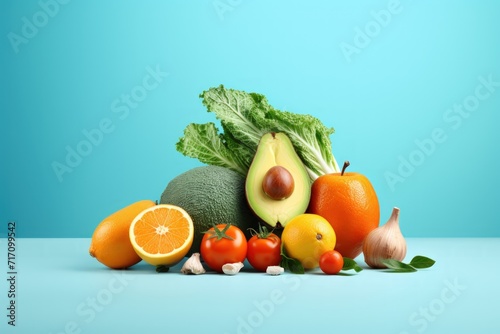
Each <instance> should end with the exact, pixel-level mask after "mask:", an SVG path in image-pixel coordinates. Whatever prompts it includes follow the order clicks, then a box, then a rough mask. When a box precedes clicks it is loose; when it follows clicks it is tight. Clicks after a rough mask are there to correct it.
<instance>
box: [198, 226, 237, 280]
mask: <svg viewBox="0 0 500 334" xmlns="http://www.w3.org/2000/svg"><path fill="white" fill-rule="evenodd" d="M200 253H201V257H202V258H203V261H205V263H206V264H207V265H208V266H209V267H210V268H211V269H212V270H215V271H217V272H222V266H223V265H225V264H226V263H236V262H243V261H245V258H246V256H247V239H246V238H245V234H243V232H242V231H241V230H240V229H239V228H238V227H236V226H234V225H231V224H219V225H216V226H214V227H212V228H211V229H209V230H208V231H206V232H205V235H204V236H203V239H202V240H201V245H200Z"/></svg>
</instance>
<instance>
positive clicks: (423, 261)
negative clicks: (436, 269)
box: [409, 255, 436, 269]
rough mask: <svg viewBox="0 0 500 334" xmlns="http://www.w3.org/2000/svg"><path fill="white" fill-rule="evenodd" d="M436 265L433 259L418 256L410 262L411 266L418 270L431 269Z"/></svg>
mask: <svg viewBox="0 0 500 334" xmlns="http://www.w3.org/2000/svg"><path fill="white" fill-rule="evenodd" d="M434 263H436V261H434V260H433V259H430V258H428V257H425V256H421V255H417V256H415V257H414V258H413V259H412V260H411V261H410V263H409V264H410V266H412V267H413V268H416V269H425V268H430V267H432V266H433V265H434Z"/></svg>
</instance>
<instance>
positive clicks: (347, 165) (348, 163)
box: [340, 161, 351, 175]
mask: <svg viewBox="0 0 500 334" xmlns="http://www.w3.org/2000/svg"><path fill="white" fill-rule="evenodd" d="M350 164H351V163H350V162H349V161H346V162H344V166H343V167H342V172H341V173H340V175H344V172H345V169H346V168H347V167H349V165H350Z"/></svg>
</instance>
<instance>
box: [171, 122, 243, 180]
mask: <svg viewBox="0 0 500 334" xmlns="http://www.w3.org/2000/svg"><path fill="white" fill-rule="evenodd" d="M225 139H226V138H225V136H223V135H221V134H219V133H218V130H217V128H216V127H215V124H214V123H206V124H194V123H191V124H189V125H188V126H187V127H186V128H185V129H184V137H182V138H180V139H179V141H178V142H177V144H176V146H175V147H176V149H177V151H179V152H180V153H182V154H184V155H185V156H188V157H191V158H196V159H198V160H199V161H201V162H203V163H205V164H208V165H212V166H220V167H226V168H229V169H232V170H234V171H236V172H238V173H240V174H242V175H246V172H247V170H248V165H249V162H248V159H249V158H248V156H246V157H245V158H241V157H240V155H238V154H236V153H235V152H237V151H238V150H237V148H236V147H234V144H233V145H229V144H228V143H227V141H226V140H225ZM229 146H231V147H229ZM242 154H243V153H242ZM244 154H248V152H245V153H244Z"/></svg>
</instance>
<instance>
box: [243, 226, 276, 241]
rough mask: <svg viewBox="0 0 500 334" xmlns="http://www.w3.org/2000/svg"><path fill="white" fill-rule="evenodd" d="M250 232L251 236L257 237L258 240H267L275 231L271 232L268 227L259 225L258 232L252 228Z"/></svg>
mask: <svg viewBox="0 0 500 334" xmlns="http://www.w3.org/2000/svg"><path fill="white" fill-rule="evenodd" d="M248 230H249V231H250V234H251V235H252V237H253V236H255V235H256V236H257V238H259V239H266V238H267V237H269V236H270V235H271V233H273V231H274V229H273V230H272V231H269V230H268V229H267V227H266V226H262V225H261V224H259V231H258V232H257V231H256V230H255V229H253V228H251V227H250V228H249V229H248Z"/></svg>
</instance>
